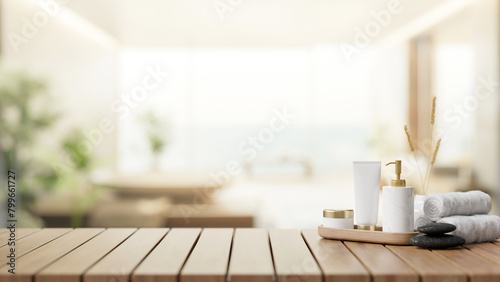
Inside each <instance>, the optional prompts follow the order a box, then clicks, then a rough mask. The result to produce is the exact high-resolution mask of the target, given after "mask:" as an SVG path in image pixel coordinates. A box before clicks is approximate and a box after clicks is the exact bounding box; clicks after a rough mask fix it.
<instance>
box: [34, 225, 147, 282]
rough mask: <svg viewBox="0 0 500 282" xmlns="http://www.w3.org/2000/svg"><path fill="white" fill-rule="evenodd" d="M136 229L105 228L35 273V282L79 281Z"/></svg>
mask: <svg viewBox="0 0 500 282" xmlns="http://www.w3.org/2000/svg"><path fill="white" fill-rule="evenodd" d="M136 230H137V229H135V228H112V229H107V230H105V231H104V232H102V233H100V234H99V235H97V236H96V237H94V238H92V239H91V240H89V241H88V242H87V243H85V245H83V246H82V247H81V248H77V249H76V250H74V251H72V252H71V253H69V254H67V255H65V256H64V257H62V258H61V259H59V260H57V261H56V262H54V263H53V264H51V265H49V266H48V267H47V268H45V269H43V270H42V271H41V272H40V273H38V274H37V275H36V282H80V280H81V276H82V275H83V273H84V272H85V271H86V270H87V269H89V268H90V267H91V266H92V265H93V264H95V263H96V262H97V261H99V260H100V259H101V258H103V257H104V256H105V255H106V254H108V253H109V252H110V251H112V250H113V249H114V248H115V247H117V246H118V245H119V244H120V243H122V242H123V241H124V240H125V239H127V238H128V237H129V236H130V235H131V234H132V233H134V232H135V231H136Z"/></svg>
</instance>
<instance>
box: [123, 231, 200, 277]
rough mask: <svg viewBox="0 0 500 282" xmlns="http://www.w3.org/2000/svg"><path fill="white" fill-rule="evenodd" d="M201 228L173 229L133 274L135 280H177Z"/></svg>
mask: <svg viewBox="0 0 500 282" xmlns="http://www.w3.org/2000/svg"><path fill="white" fill-rule="evenodd" d="M200 232H201V229H200V228H179V229H177V228H176V229H172V230H170V232H168V234H167V236H165V238H163V240H162V241H161V242H160V243H159V244H158V246H156V248H155V249H154V250H153V251H152V252H151V253H150V254H149V255H148V256H147V257H146V258H145V259H144V261H143V262H142V263H141V264H140V265H139V267H137V269H136V270H135V271H134V273H133V275H132V281H133V282H157V281H162V282H169V281H172V282H174V281H177V277H178V275H179V272H180V271H181V268H182V266H183V265H184V262H185V261H186V259H187V257H188V256H189V253H190V252H191V250H192V249H193V248H194V245H195V244H196V240H198V237H199V236H200Z"/></svg>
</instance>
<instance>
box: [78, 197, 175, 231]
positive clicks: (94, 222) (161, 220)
mask: <svg viewBox="0 0 500 282" xmlns="http://www.w3.org/2000/svg"><path fill="white" fill-rule="evenodd" d="M170 206H171V204H170V200H169V199H168V198H166V197H160V198H156V199H128V198H127V199H110V200H104V201H99V202H98V203H97V204H96V205H95V206H94V207H93V208H92V209H91V210H89V212H88V215H87V218H88V225H87V226H91V227H164V226H166V224H167V219H166V218H165V214H167V213H168V210H169V209H170Z"/></svg>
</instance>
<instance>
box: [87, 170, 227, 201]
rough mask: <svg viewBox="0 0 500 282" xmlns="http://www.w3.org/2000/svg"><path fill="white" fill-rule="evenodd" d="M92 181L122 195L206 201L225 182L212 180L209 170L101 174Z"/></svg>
mask: <svg viewBox="0 0 500 282" xmlns="http://www.w3.org/2000/svg"><path fill="white" fill-rule="evenodd" d="M92 182H93V183H94V184H95V185H98V186H104V187H111V188H113V190H114V191H115V192H116V193H117V194H118V195H120V196H124V197H158V196H161V197H168V198H169V199H170V200H171V201H172V202H174V203H175V202H193V198H194V197H196V201H197V203H200V202H208V201H210V200H211V199H212V198H213V197H214V195H216V193H217V191H218V190H219V189H221V188H222V187H224V186H225V184H227V183H223V181H218V180H214V179H213V178H212V177H210V173H209V172H207V173H188V172H185V173H159V172H149V173H136V174H134V173H105V174H100V175H95V176H94V177H93V179H92Z"/></svg>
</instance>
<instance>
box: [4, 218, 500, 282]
mask: <svg viewBox="0 0 500 282" xmlns="http://www.w3.org/2000/svg"><path fill="white" fill-rule="evenodd" d="M0 232H2V233H0V245H3V244H6V243H7V239H8V236H3V234H5V233H8V231H7V230H5V229H4V230H0ZM18 232H19V233H21V232H22V229H20V230H19V231H18ZM22 246H30V248H29V249H26V250H25V252H24V253H22V254H20V255H19V256H18V257H17V259H16V262H17V263H16V269H15V270H16V274H15V275H12V274H11V273H9V272H8V269H9V268H10V266H9V265H7V264H6V263H5V262H6V260H7V258H6V257H2V258H0V260H1V261H2V262H3V266H1V267H0V281H3V282H10V281H12V282H14V281H37V282H54V281H85V282H101V281H132V282H145V281H183V282H196V281H214V282H217V281H220V282H225V281H229V282H231V281H269V282H271V281H274V279H276V281H314V282H316V281H327V282H328V281H358V282H366V281H377V282H388V281H405V282H418V281H423V282H428V281H457V282H465V281H472V282H488V281H500V260H499V259H498V256H499V254H500V242H494V243H480V244H470V245H465V247H464V248H455V249H450V250H432V251H430V250H426V249H419V248H417V247H413V246H390V245H379V244H365V243H357V242H348V241H336V240H325V239H322V238H321V237H319V235H318V232H317V229H303V230H301V231H299V230H293V229H287V230H283V229H273V230H266V229H251V228H241V229H240V228H239V229H236V230H234V229H232V228H206V229H203V230H201V229H199V228H173V229H168V228H147V229H138V230H137V229H134V228H119V229H116V228H109V229H104V228H80V229H74V230H73V229H70V228H67V229H64V228H61V229H51V228H46V229H42V230H38V231H36V232H34V233H31V234H29V235H26V236H25V237H24V238H22V239H20V240H19V247H20V248H22ZM275 277H276V278H275Z"/></svg>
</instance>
